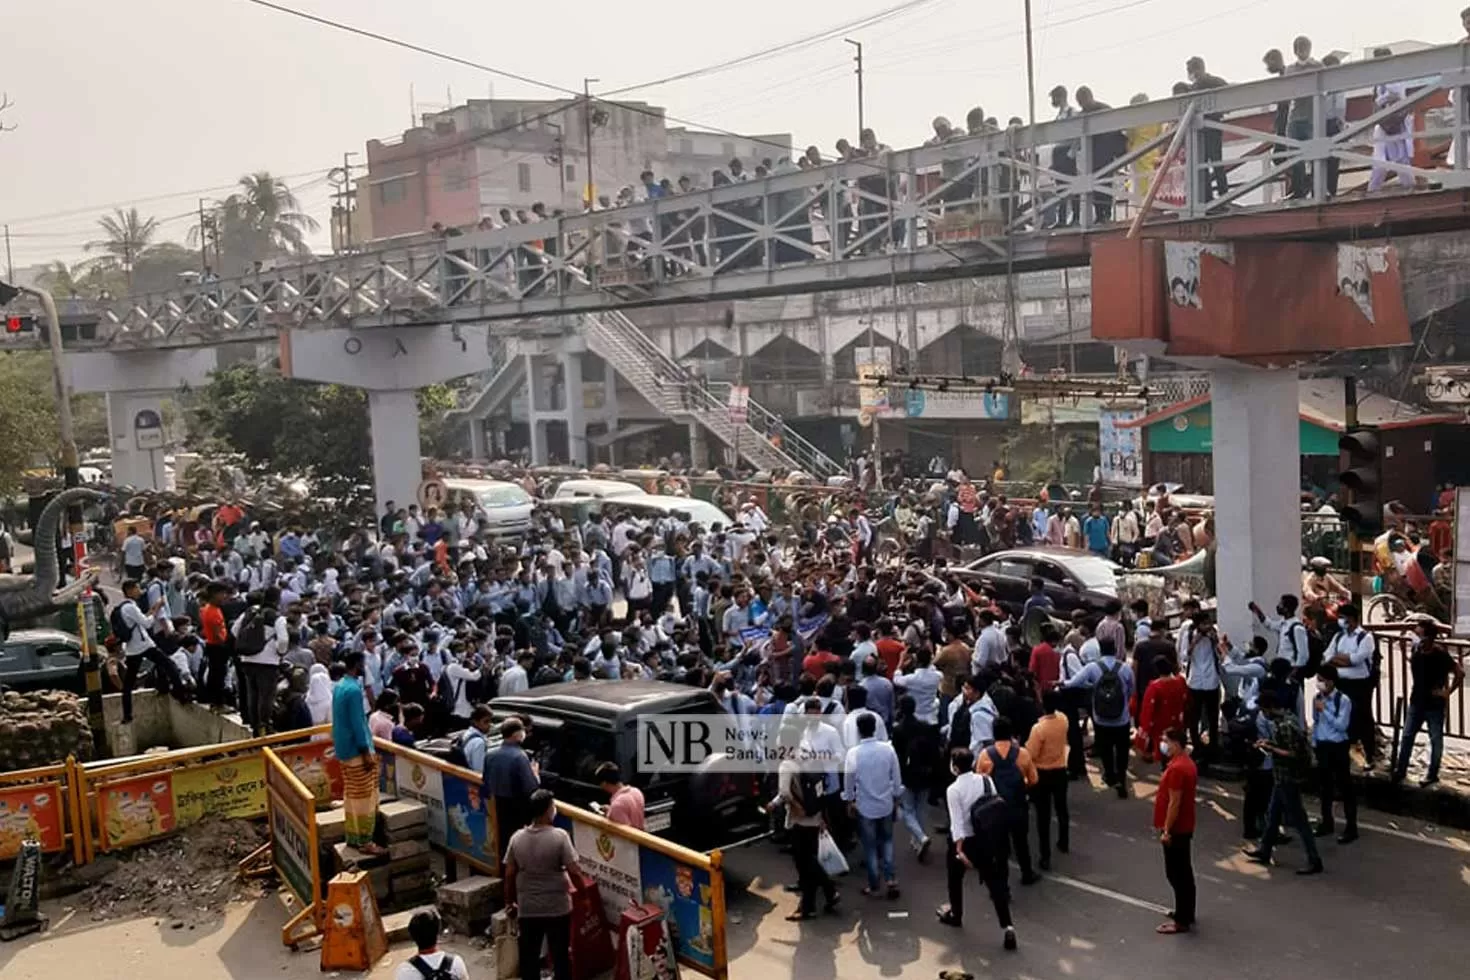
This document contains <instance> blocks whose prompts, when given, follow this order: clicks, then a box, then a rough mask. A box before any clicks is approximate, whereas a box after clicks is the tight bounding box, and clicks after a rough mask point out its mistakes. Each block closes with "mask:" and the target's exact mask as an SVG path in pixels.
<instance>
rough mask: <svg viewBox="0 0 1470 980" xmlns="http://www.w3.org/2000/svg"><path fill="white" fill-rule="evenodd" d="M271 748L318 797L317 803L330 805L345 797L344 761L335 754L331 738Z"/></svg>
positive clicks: (313, 794)
mask: <svg viewBox="0 0 1470 980" xmlns="http://www.w3.org/2000/svg"><path fill="white" fill-rule="evenodd" d="M272 751H274V752H275V753H276V756H277V757H278V758H279V759H280V760H281V761H282V762H284V763H285V764H286V765H287V766H288V767H290V769H291V771H292V772H294V773H295V774H296V778H297V779H299V780H301V782H302V783H303V784H304V785H305V786H306V788H307V789H309V790H310V791H311V795H312V796H314V797H316V804H317V806H318V807H325V806H330V805H331V803H332V801H333V800H340V799H341V798H342V765H341V763H339V762H338V761H337V757H336V756H335V755H333V754H332V743H331V742H330V741H329V740H327V739H322V740H320V741H316V742H303V743H302V744H300V745H283V746H279V747H276V748H273V750H272Z"/></svg>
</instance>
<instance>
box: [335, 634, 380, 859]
mask: <svg viewBox="0 0 1470 980" xmlns="http://www.w3.org/2000/svg"><path fill="white" fill-rule="evenodd" d="M363 659H364V658H363V655H362V652H361V651H358V650H354V651H352V652H351V653H349V654H347V656H346V658H345V659H344V661H343V665H344V666H345V667H346V669H347V672H346V673H345V674H344V675H342V679H341V680H340V681H338V682H337V686H336V687H334V688H333V689H332V752H333V753H334V754H335V755H336V756H337V760H338V761H339V762H340V763H341V765H342V809H343V817H344V825H345V828H346V831H347V846H349V847H354V848H356V849H357V850H359V851H361V852H362V853H364V854H371V855H382V854H386V853H387V849H386V848H384V847H383V846H382V845H380V844H377V843H375V842H374V841H373V831H374V830H375V829H376V825H377V819H378V757H377V754H376V753H375V752H374V751H373V736H372V732H371V731H369V730H368V723H367V703H366V702H365V701H364V700H363V694H362V673H363Z"/></svg>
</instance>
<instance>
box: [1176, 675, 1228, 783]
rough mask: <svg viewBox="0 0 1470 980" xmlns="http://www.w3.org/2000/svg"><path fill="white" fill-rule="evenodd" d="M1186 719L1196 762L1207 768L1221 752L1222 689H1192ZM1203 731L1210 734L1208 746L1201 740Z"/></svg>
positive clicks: (1186, 707)
mask: <svg viewBox="0 0 1470 980" xmlns="http://www.w3.org/2000/svg"><path fill="white" fill-rule="evenodd" d="M1184 718H1185V723H1186V724H1187V725H1188V726H1189V744H1190V745H1192V746H1194V761H1195V762H1196V763H1197V764H1199V765H1200V767H1202V768H1207V767H1208V766H1209V764H1210V762H1211V761H1213V760H1214V759H1215V757H1216V755H1217V754H1218V753H1219V751H1220V689H1219V688H1218V687H1217V688H1215V689H1214V690H1213V691H1196V690H1195V689H1194V688H1192V687H1191V688H1190V689H1189V702H1188V704H1187V705H1186V706H1185V709H1184ZM1201 731H1204V732H1207V733H1208V734H1209V745H1207V746H1206V745H1205V744H1204V743H1203V742H1202V741H1201V740H1200V734H1201Z"/></svg>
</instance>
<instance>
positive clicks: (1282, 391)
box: [1210, 368, 1302, 646]
mask: <svg viewBox="0 0 1470 980" xmlns="http://www.w3.org/2000/svg"><path fill="white" fill-rule="evenodd" d="M1210 413H1211V422H1210V427H1211V429H1212V430H1213V433H1214V436H1213V438H1214V450H1213V451H1214V465H1215V533H1216V536H1217V538H1218V540H1219V548H1218V551H1217V552H1216V555H1215V559H1216V566H1215V567H1216V588H1217V592H1218V594H1219V601H1220V608H1219V621H1220V628H1221V631H1222V632H1224V633H1226V634H1227V635H1229V636H1230V637H1231V638H1232V639H1233V640H1234V642H1235V643H1236V644H1237V645H1238V646H1245V645H1246V644H1248V643H1249V642H1250V637H1251V624H1252V622H1253V617H1252V616H1251V614H1250V612H1249V611H1248V610H1247V609H1246V606H1247V604H1248V603H1250V602H1251V601H1252V600H1254V601H1255V602H1258V603H1260V605H1261V608H1263V609H1273V608H1275V606H1276V600H1277V599H1278V598H1279V597H1280V596H1281V595H1283V594H1285V593H1291V594H1293V595H1295V594H1297V593H1299V592H1300V591H1301V587H1302V573H1301V530H1302V514H1301V505H1300V502H1299V501H1300V493H1299V491H1300V486H1301V478H1300V473H1301V427H1300V422H1299V415H1300V395H1299V393H1298V383H1297V374H1296V372H1295V371H1263V370H1254V369H1250V368H1240V369H1233V368H1232V369H1223V370H1215V371H1213V372H1212V373H1211V375H1210Z"/></svg>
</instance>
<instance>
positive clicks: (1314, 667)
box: [1286, 624, 1326, 678]
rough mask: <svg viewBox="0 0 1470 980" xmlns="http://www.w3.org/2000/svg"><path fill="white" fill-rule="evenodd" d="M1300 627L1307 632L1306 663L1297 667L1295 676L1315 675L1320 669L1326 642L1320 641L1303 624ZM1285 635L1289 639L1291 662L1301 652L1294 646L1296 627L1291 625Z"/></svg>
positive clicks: (1294, 661) (1294, 660) (1293, 661)
mask: <svg viewBox="0 0 1470 980" xmlns="http://www.w3.org/2000/svg"><path fill="white" fill-rule="evenodd" d="M1302 628H1303V629H1304V630H1306V634H1307V664H1306V666H1305V667H1301V668H1299V669H1298V671H1297V677H1298V678H1307V677H1316V676H1317V671H1319V670H1321V669H1322V654H1323V652H1324V651H1325V650H1326V644H1325V643H1322V642H1321V640H1320V639H1319V638H1318V637H1317V635H1316V634H1315V633H1313V631H1311V630H1309V629H1307V628H1306V625H1305V624H1303V626H1302ZM1286 636H1287V639H1289V640H1290V641H1291V662H1292V663H1296V658H1297V657H1298V656H1300V653H1301V651H1299V650H1297V648H1296V627H1295V626H1293V627H1292V628H1291V629H1289V630H1287V631H1286Z"/></svg>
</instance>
